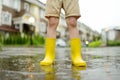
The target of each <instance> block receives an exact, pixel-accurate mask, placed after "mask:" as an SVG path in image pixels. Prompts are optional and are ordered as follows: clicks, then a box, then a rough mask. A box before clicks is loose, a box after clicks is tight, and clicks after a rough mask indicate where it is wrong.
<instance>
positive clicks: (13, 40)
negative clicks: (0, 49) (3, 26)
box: [0, 34, 45, 46]
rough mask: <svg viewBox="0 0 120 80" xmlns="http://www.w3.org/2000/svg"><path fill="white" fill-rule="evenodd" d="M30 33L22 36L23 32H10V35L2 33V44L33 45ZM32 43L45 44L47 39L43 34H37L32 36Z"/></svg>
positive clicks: (36, 44)
mask: <svg viewBox="0 0 120 80" xmlns="http://www.w3.org/2000/svg"><path fill="white" fill-rule="evenodd" d="M30 41H31V37H30V35H24V36H21V34H10V35H9V36H8V37H6V36H5V35H0V44H3V45H28V46H29V45H31V43H30ZM32 42H33V44H32V45H35V46H39V45H44V43H45V40H44V37H43V36H40V35H35V36H33V37H32Z"/></svg>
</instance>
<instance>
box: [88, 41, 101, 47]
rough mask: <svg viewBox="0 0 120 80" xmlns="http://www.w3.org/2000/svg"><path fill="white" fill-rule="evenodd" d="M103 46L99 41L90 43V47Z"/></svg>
mask: <svg viewBox="0 0 120 80" xmlns="http://www.w3.org/2000/svg"><path fill="white" fill-rule="evenodd" d="M101 44H102V42H101V40H99V41H94V42H91V43H89V45H88V46H89V47H99V46H100V45H101Z"/></svg>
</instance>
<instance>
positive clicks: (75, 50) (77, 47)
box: [70, 38, 86, 66]
mask: <svg viewBox="0 0 120 80" xmlns="http://www.w3.org/2000/svg"><path fill="white" fill-rule="evenodd" d="M70 44H71V52H72V53H71V60H72V64H73V65H74V66H86V62H85V61H84V60H83V59H82V56H81V42H80V39H79V38H72V39H71V40H70Z"/></svg>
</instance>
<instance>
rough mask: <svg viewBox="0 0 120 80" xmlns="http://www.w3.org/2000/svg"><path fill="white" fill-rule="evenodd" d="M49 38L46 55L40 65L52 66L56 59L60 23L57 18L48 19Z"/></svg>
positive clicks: (47, 39)
mask: <svg viewBox="0 0 120 80" xmlns="http://www.w3.org/2000/svg"><path fill="white" fill-rule="evenodd" d="M48 21H49V22H48V28H47V38H46V46H45V48H46V53H45V57H44V59H43V60H42V61H41V62H40V65H51V64H52V63H53V62H54V59H55V47H56V28H57V25H58V22H59V19H58V18H57V17H50V18H49V19H48Z"/></svg>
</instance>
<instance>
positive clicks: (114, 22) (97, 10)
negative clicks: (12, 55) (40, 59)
mask: <svg viewBox="0 0 120 80" xmlns="http://www.w3.org/2000/svg"><path fill="white" fill-rule="evenodd" d="M79 4H80V11H81V15H82V17H81V18H80V19H79V20H78V22H77V25H78V30H79V34H80V38H81V41H82V46H83V47H99V46H120V23H119V21H120V16H119V14H120V5H119V4H120V1H119V0H80V1H79ZM45 5H46V0H0V46H11V45H12V46H21V45H22V46H31V45H32V46H41V47H43V46H44V43H45V36H46V33H47V30H46V29H47V25H48V24H47V22H48V21H47V19H46V18H45ZM64 14H65V13H64V11H63V10H62V11H61V16H60V22H59V25H58V27H57V36H56V37H57V42H56V45H57V46H59V47H69V33H68V29H67V25H66V21H65V15H64Z"/></svg>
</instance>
